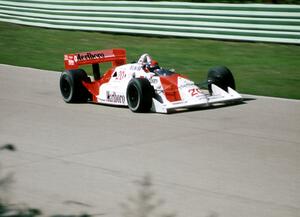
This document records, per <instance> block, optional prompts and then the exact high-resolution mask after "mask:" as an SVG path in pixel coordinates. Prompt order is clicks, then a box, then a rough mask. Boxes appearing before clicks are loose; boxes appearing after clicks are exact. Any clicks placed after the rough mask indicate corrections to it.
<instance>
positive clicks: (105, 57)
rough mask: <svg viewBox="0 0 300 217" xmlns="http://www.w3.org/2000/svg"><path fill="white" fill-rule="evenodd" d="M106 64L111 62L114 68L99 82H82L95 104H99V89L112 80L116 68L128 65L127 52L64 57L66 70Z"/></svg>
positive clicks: (103, 51) (91, 52) (119, 51)
mask: <svg viewBox="0 0 300 217" xmlns="http://www.w3.org/2000/svg"><path fill="white" fill-rule="evenodd" d="M105 62H111V63H112V67H111V68H110V69H109V70H108V71H107V72H106V73H104V75H103V76H102V77H101V78H100V79H99V80H95V81H93V82H84V81H83V82H82V83H83V85H84V86H85V87H86V88H87V90H88V91H89V92H90V93H91V94H92V96H93V99H92V100H93V102H97V99H96V96H97V95H99V87H100V86H101V85H102V84H104V83H107V82H108V81H109V80H110V78H111V74H112V73H113V71H114V68H115V67H117V66H120V65H124V64H126V50H125V49H109V50H98V51H90V52H82V53H75V54H65V55H64V63H65V69H66V70H72V69H78V67H79V66H80V65H88V64H90V65H98V64H99V63H105Z"/></svg>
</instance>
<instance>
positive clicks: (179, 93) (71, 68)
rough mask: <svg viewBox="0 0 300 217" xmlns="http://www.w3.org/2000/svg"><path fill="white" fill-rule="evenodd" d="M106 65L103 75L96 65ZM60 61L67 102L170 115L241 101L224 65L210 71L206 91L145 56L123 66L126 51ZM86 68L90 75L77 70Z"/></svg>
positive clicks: (118, 50)
mask: <svg viewBox="0 0 300 217" xmlns="http://www.w3.org/2000/svg"><path fill="white" fill-rule="evenodd" d="M105 62H111V63H112V67H111V68H110V69H109V70H107V71H106V72H105V73H104V74H103V75H101V74H100V66H99V64H101V63H105ZM64 63H65V71H64V72H63V73H62V74H61V77H60V90H61V94H62V97H63V99H64V101H65V102H67V103H78V102H94V103H100V104H108V105H116V106H128V107H129V108H130V110H131V111H133V112H149V111H151V112H158V113H169V112H172V111H176V110H178V109H182V108H194V107H201V106H210V105H213V104H215V103H226V102H232V101H240V100H241V99H242V97H241V95H240V94H239V93H237V92H236V91H235V82H234V78H233V76H232V73H231V72H230V71H229V69H227V68H226V67H214V68H212V69H210V70H209V72H208V78H207V82H206V84H207V85H208V91H207V90H201V89H200V88H199V86H198V85H197V84H195V83H194V82H193V81H191V80H189V79H188V78H187V77H186V76H183V75H180V74H178V73H176V72H174V70H169V69H164V68H161V67H160V66H159V65H158V63H157V62H156V61H155V60H153V59H152V58H151V57H150V56H149V55H148V54H143V55H142V56H141V57H140V59H139V60H138V61H137V62H136V63H129V64H127V63H126V51H125V50H124V49H110V50H99V51H91V52H84V53H76V54H66V55H65V56H64ZM87 64H91V65H92V69H93V75H92V76H88V75H87V73H86V72H85V71H84V70H83V69H79V66H80V65H87Z"/></svg>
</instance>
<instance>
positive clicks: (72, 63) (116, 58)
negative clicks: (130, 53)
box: [64, 49, 126, 70]
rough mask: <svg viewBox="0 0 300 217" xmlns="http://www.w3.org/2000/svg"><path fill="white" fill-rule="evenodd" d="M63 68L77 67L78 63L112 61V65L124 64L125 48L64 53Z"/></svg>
mask: <svg viewBox="0 0 300 217" xmlns="http://www.w3.org/2000/svg"><path fill="white" fill-rule="evenodd" d="M64 62H65V69H67V70H70V69H78V67H79V66H80V65H87V64H92V65H94V64H98V63H104V62H112V66H113V67H116V66H119V65H123V64H126V50H125V49H109V50H98V51H90V52H82V53H75V54H65V55H64Z"/></svg>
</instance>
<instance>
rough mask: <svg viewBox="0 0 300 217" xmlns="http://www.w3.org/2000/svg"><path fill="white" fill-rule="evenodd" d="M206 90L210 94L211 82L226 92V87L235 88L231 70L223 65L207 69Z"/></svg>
mask: <svg viewBox="0 0 300 217" xmlns="http://www.w3.org/2000/svg"><path fill="white" fill-rule="evenodd" d="M207 82H208V91H209V93H210V94H212V89H211V84H215V85H217V86H218V87H220V88H222V89H223V90H225V91H227V92H228V87H230V88H232V89H234V90H235V82H234V78H233V75H232V73H231V71H230V70H229V69H228V68H226V67H224V66H217V67H213V68H211V69H210V70H209V71H208V75H207Z"/></svg>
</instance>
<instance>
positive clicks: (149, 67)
mask: <svg viewBox="0 0 300 217" xmlns="http://www.w3.org/2000/svg"><path fill="white" fill-rule="evenodd" d="M138 63H139V64H141V65H142V68H143V69H144V70H145V71H146V72H155V71H156V70H158V69H160V67H159V65H158V62H157V61H155V60H153V59H152V58H151V56H150V55H149V54H147V53H145V54H143V55H142V56H141V57H140V59H139V60H138Z"/></svg>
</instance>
